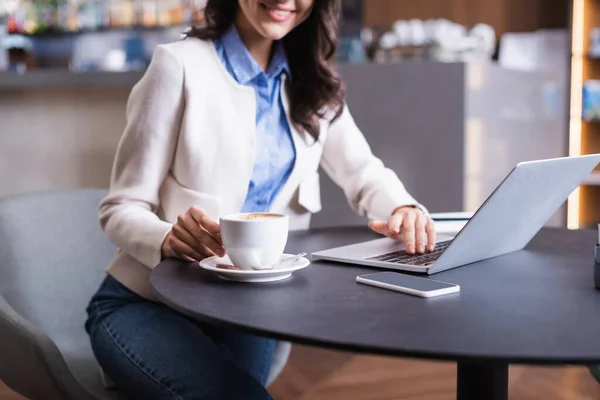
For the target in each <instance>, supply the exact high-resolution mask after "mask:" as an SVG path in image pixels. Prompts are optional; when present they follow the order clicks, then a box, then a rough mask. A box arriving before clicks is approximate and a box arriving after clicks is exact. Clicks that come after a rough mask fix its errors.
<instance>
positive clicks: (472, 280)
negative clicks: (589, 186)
mask: <svg viewBox="0 0 600 400" xmlns="http://www.w3.org/2000/svg"><path fill="white" fill-rule="evenodd" d="M596 235H597V234H596V232H594V231H567V230H562V229H544V230H542V231H541V232H540V233H539V234H538V235H537V236H536V237H535V238H534V240H533V241H532V242H531V244H530V245H529V246H528V247H527V248H526V250H523V251H520V252H516V253H512V254H509V255H505V256H502V257H497V258H494V259H490V260H487V261H483V262H479V263H476V264H471V265H467V266H464V267H461V268H456V269H453V270H450V271H446V272H443V273H439V274H435V275H432V276H431V277H430V278H431V279H439V280H444V281H447V282H452V283H457V284H459V285H460V286H461V291H460V293H457V294H452V295H447V296H442V297H436V298H431V299H423V298H418V297H413V296H409V295H405V294H400V293H396V292H392V291H387V290H383V289H379V288H375V287H371V286H367V285H362V284H358V283H356V281H355V279H356V276H357V275H359V274H364V273H370V272H374V271H377V270H376V269H372V268H362V267H356V266H348V265H343V264H336V263H327V262H313V264H312V266H311V267H310V268H307V269H304V270H302V271H299V272H297V273H295V274H294V275H293V276H292V278H290V279H288V280H286V281H280V282H273V283H266V284H265V283H260V284H246V283H235V282H227V281H224V280H221V279H220V278H218V277H216V276H214V275H213V274H211V273H208V272H206V271H204V270H202V269H201V268H199V267H198V266H196V265H194V264H190V263H185V262H179V261H175V260H166V261H164V262H163V263H161V264H160V265H159V266H157V268H156V269H155V270H154V271H153V272H152V277H151V280H152V286H153V289H154V291H155V293H156V295H157V296H158V298H159V299H160V300H161V301H163V302H164V303H166V304H167V305H169V306H171V307H173V308H175V309H177V310H179V311H180V312H182V313H184V314H187V315H190V316H192V317H194V318H197V319H199V320H204V321H207V322H210V323H214V324H219V325H223V326H227V327H230V328H232V329H237V330H240V331H245V332H249V333H254V334H259V335H263V336H267V337H272V338H277V339H283V340H289V341H292V342H296V343H304V344H309V345H317V346H324V347H330V348H336V349H341V350H348V351H355V352H368V353H375V354H384V355H394V356H403V357H416V358H429V359H437V360H452V361H456V362H457V363H458V389H457V391H458V398H459V399H486V400H494V399H507V398H508V365H509V364H511V363H526V364H584V365H588V364H594V363H600V291H597V290H596V289H595V288H594V284H593V267H594V257H593V247H594V243H595V240H596V238H597V236H596ZM375 237H376V236H375V235H374V234H373V233H371V232H369V231H368V229H366V228H360V227H356V228H335V229H323V230H312V231H304V232H295V233H291V235H290V239H289V242H288V247H287V252H288V253H296V252H301V251H306V252H314V251H318V250H323V249H326V248H331V247H335V246H340V245H345V244H350V243H356V242H361V241H364V240H368V239H372V238H375Z"/></svg>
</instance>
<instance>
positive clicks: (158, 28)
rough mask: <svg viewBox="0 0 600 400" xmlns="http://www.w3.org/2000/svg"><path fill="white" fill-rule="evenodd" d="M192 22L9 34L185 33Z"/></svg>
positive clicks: (33, 36)
mask: <svg viewBox="0 0 600 400" xmlns="http://www.w3.org/2000/svg"><path fill="white" fill-rule="evenodd" d="M190 26H191V25H190V24H181V25H164V26H128V27H112V28H99V29H84V30H80V31H61V30H48V31H44V32H39V33H19V32H10V33H9V36H16V35H20V36H25V37H31V38H60V37H71V36H78V35H84V34H87V33H109V32H160V31H165V30H169V29H177V28H180V29H181V32H182V33H183V32H184V31H185V30H186V29H188V28H189V27H190Z"/></svg>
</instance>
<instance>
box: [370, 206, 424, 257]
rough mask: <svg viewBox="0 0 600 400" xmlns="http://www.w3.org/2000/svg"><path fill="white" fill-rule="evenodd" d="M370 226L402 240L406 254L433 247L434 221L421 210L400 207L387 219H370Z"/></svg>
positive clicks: (422, 251)
mask: <svg viewBox="0 0 600 400" xmlns="http://www.w3.org/2000/svg"><path fill="white" fill-rule="evenodd" d="M369 226H370V228H371V229H373V230H374V231H375V232H377V233H380V234H382V235H385V236H387V237H389V238H391V239H395V240H403V241H404V244H405V246H406V252H407V253H408V254H415V253H417V254H422V253H424V252H425V244H427V250H428V251H433V249H434V248H435V223H434V222H433V220H432V219H431V218H429V217H428V216H426V215H425V214H424V213H423V211H421V210H419V209H418V208H414V207H400V208H398V209H397V210H396V212H395V213H394V214H393V215H392V216H391V217H390V219H389V220H388V221H372V222H371V223H370V224H369Z"/></svg>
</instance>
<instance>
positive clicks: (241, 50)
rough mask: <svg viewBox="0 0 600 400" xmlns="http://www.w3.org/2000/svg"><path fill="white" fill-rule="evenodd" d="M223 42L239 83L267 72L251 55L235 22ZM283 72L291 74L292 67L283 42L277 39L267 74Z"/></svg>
mask: <svg viewBox="0 0 600 400" xmlns="http://www.w3.org/2000/svg"><path fill="white" fill-rule="evenodd" d="M221 43H222V45H223V49H224V50H225V54H226V56H227V59H228V61H229V63H230V64H231V67H232V69H233V74H234V75H235V78H236V80H237V81H238V82H239V83H241V84H242V85H244V84H247V83H249V82H251V81H252V80H253V79H255V78H256V77H257V76H259V75H261V74H265V72H264V71H263V70H262V68H261V67H260V66H259V65H258V64H257V63H256V61H255V60H254V58H253V57H252V55H250V52H249V51H248V49H247V48H246V45H245V44H244V42H243V41H242V39H241V38H240V35H239V34H238V31H237V29H236V27H235V24H233V25H231V27H230V28H229V30H228V31H227V32H225V34H224V35H223V36H222V37H221ZM282 72H286V73H287V74H288V75H289V74H290V69H289V65H288V61H287V56H286V54H285V49H284V47H283V43H282V42H281V41H276V42H274V43H273V55H272V57H271V62H270V63H269V67H268V68H267V73H266V75H267V77H268V78H276V77H278V76H279V75H280V74H281V73H282Z"/></svg>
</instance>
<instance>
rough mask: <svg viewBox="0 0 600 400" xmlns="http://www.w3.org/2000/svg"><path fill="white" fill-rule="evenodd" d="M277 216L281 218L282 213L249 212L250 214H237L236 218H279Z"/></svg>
mask: <svg viewBox="0 0 600 400" xmlns="http://www.w3.org/2000/svg"><path fill="white" fill-rule="evenodd" d="M279 218H283V215H281V214H271V213H250V214H243V215H239V216H238V217H237V219H240V220H243V221H254V220H257V219H279Z"/></svg>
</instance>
